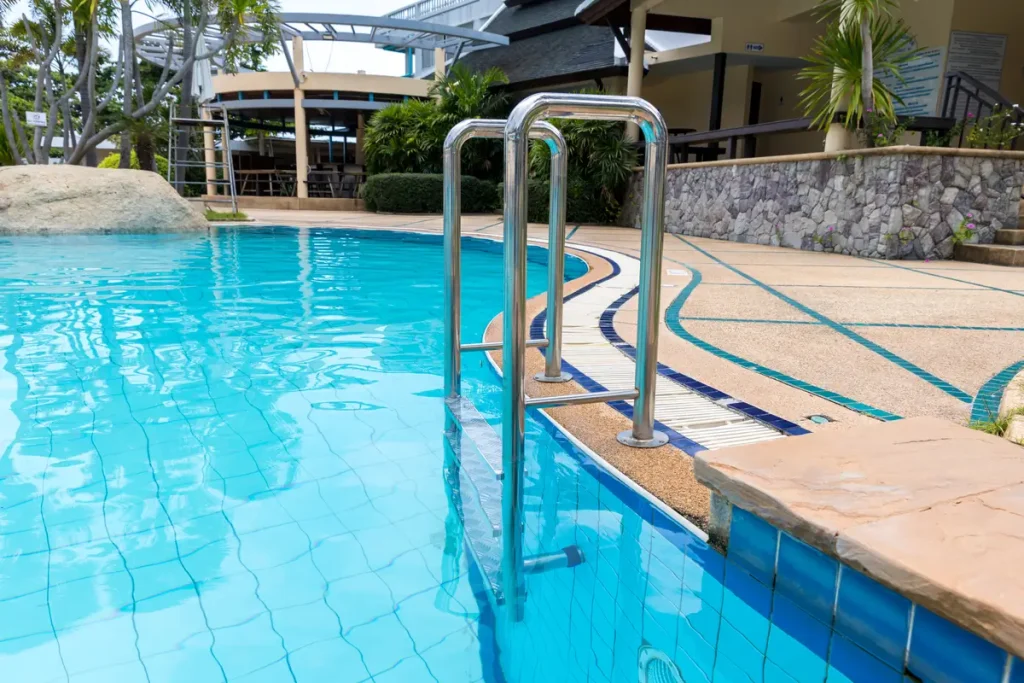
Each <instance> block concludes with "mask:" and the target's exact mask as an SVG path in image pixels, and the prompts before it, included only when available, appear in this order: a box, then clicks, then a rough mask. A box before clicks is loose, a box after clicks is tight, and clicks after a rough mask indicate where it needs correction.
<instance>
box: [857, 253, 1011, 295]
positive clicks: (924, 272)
mask: <svg viewBox="0 0 1024 683" xmlns="http://www.w3.org/2000/svg"><path fill="white" fill-rule="evenodd" d="M872 260H873V259H872ZM878 263H882V264H883V265H886V266H889V267H890V268H899V269H900V270H909V271H910V272H911V273H920V274H922V275H931V276H932V277H939V278H942V279H943V280H952V281H953V282H962V283H963V284H965V285H974V286H975V287H981V288H983V289H991V290H992V291H993V292H1003V293H1004V294H1012V295H1013V296H1024V293H1021V292H1016V291H1014V290H1012V289H1003V288H1002V287H993V286H991V285H982V284H979V283H977V282H971V281H970V280H961V279H960V278H955V277H949V276H948V275H939V274H938V273H933V272H931V271H929V270H924V269H922V270H918V269H917V268H911V267H909V266H901V265H898V264H896V263H888V262H886V261H878ZM950 270H953V269H952V268H951V269H950ZM958 270H959V269H958ZM963 270H969V271H972V272H976V273H991V272H992V271H990V270H983V269H981V268H964V269H963Z"/></svg>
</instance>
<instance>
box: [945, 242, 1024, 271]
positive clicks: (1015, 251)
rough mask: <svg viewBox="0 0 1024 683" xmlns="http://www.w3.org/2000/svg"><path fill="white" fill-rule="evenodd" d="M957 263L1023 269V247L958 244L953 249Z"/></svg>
mask: <svg viewBox="0 0 1024 683" xmlns="http://www.w3.org/2000/svg"><path fill="white" fill-rule="evenodd" d="M953 258H955V259H956V260H957V261H971V262H972V263H988V264H990V265H994V266H1017V267H1018V268H1022V267H1024V246H1011V245H1006V244H958V245H956V247H954V249H953Z"/></svg>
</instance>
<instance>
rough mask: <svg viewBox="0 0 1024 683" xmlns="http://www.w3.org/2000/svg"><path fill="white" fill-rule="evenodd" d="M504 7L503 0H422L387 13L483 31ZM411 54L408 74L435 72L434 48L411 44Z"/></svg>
mask: <svg viewBox="0 0 1024 683" xmlns="http://www.w3.org/2000/svg"><path fill="white" fill-rule="evenodd" d="M503 7H504V4H503V2H502V0H419V2H414V3H412V4H410V5H407V6H405V7H403V8H401V9H398V10H395V11H394V12H392V13H391V14H388V15H387V16H388V18H389V19H400V20H401V19H405V20H414V21H429V22H430V23H432V24H440V25H444V26H458V27H460V28H467V29H473V30H476V31H483V30H485V27H486V26H487V23H488V21H489V20H490V19H491V17H492V16H493V15H494V13H495V12H496V11H498V10H499V9H501V8H503ZM462 49H463V51H467V52H468V51H471V50H472V49H473V48H472V47H470V48H469V49H468V50H467V49H466V47H465V46H463V48H462ZM456 51H458V48H456ZM407 54H408V55H409V59H408V60H407V62H406V74H407V75H409V76H415V77H416V78H426V77H429V76H430V75H431V74H433V73H434V68H435V64H436V59H435V54H434V50H430V49H423V48H418V49H412V48H408V49H407ZM452 57H454V53H452V54H449V55H448V59H451V58H452Z"/></svg>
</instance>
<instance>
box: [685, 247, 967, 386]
mask: <svg viewBox="0 0 1024 683" xmlns="http://www.w3.org/2000/svg"><path fill="white" fill-rule="evenodd" d="M675 237H676V238H677V239H679V240H682V241H683V242H684V243H685V244H688V245H689V246H691V247H692V248H694V249H696V250H697V251H699V252H701V253H702V254H704V255H705V256H707V257H709V258H712V259H714V260H715V261H717V262H718V263H720V264H722V265H723V266H725V267H726V268H728V269H729V270H731V271H733V272H734V273H736V274H737V275H739V276H741V277H744V278H746V279H747V280H750V281H751V282H753V283H754V284H755V285H758V286H759V287H761V289H763V290H764V291H766V292H768V293H769V294H771V295H773V296H775V297H777V298H779V299H781V300H782V301H785V302H786V303H787V304H789V305H790V306H792V307H793V308H795V309H797V310H799V311H801V312H802V313H806V314H807V315H809V316H811V317H812V318H814V319H815V320H818V321H820V322H822V323H824V324H825V325H828V326H829V327H830V328H831V329H832V331H834V332H838V333H839V334H841V335H843V336H844V337H846V338H847V339H850V340H851V341H854V342H856V343H858V344H860V345H861V346H863V347H864V348H866V349H868V350H870V351H873V352H875V353H877V354H878V355H879V356H881V357H882V358H885V359H886V360H888V361H889V362H891V363H894V364H896V365H898V366H899V367H901V368H903V369H904V370H906V371H907V372H909V373H911V374H913V375H914V376H915V377H917V378H918V379H921V380H924V381H925V382H928V383H929V384H931V385H932V386H933V387H935V388H936V389H939V390H940V391H944V392H945V393H947V394H949V395H950V396H952V397H953V398H955V399H957V400H958V401H961V402H963V403H968V404H969V403H971V402H972V401H973V400H974V397H972V396H971V395H970V394H968V393H967V392H966V391H964V390H962V389H958V388H957V387H954V386H953V385H952V384H950V383H949V382H947V381H945V380H944V379H941V378H939V377H936V376H935V375H933V374H932V373H930V372H928V371H927V370H925V369H924V368H920V367H918V366H917V365H914V364H913V363H911V362H910V361H908V360H906V359H905V358H901V357H900V356H897V355H896V354H895V353H893V352H892V351H890V350H888V349H887V348H885V347H884V346H882V345H880V344H876V343H875V342H873V341H871V340H870V339H868V338H867V337H864V336H862V335H859V334H857V333H856V332H854V331H853V330H851V329H849V328H847V327H844V326H843V325H841V324H839V323H837V322H835V321H834V320H832V319H831V318H828V317H826V316H824V315H822V314H821V313H818V312H817V311H815V310H814V309H813V308H811V307H809V306H806V305H804V304H802V303H800V302H799V301H797V300H796V299H793V298H791V297H788V296H786V295H785V294H783V293H782V292H780V291H778V290H777V289H774V288H773V287H771V286H770V285H767V284H765V283H763V282H761V281H760V280H758V279H757V278H755V277H753V276H751V275H748V274H746V273H744V272H743V271H742V270H740V269H739V268H736V267H734V266H732V265H730V264H728V263H726V262H725V261H723V260H721V259H720V258H718V257H717V256H714V255H713V254H711V253H709V252H706V251H704V250H703V249H701V248H700V247H698V246H697V245H695V244H693V243H691V242H689V241H688V240H686V239H684V238H682V237H680V236H679V235H675Z"/></svg>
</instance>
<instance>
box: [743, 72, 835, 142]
mask: <svg viewBox="0 0 1024 683" xmlns="http://www.w3.org/2000/svg"><path fill="white" fill-rule="evenodd" d="M798 71H799V69H755V71H754V80H755V81H757V82H759V83H760V84H761V117H760V118H761V122H762V123H767V122H769V121H784V120H785V119H795V118H799V117H801V116H803V115H804V112H803V109H801V108H800V91H801V90H803V89H804V88H805V87H806V85H807V84H806V83H805V82H804V81H800V80H797V77H796V76H797V72H798ZM824 144H825V134H824V133H822V132H819V131H809V132H806V133H788V134H786V135H768V136H762V137H760V138H758V141H757V155H758V156H762V157H764V156H777V155H780V154H805V153H809V152H820V151H821V150H822V149H823V148H824Z"/></svg>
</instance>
